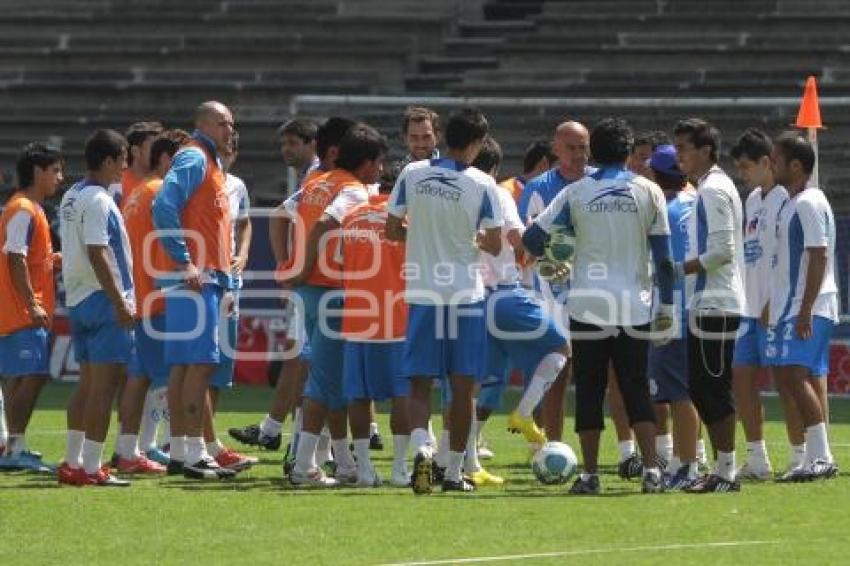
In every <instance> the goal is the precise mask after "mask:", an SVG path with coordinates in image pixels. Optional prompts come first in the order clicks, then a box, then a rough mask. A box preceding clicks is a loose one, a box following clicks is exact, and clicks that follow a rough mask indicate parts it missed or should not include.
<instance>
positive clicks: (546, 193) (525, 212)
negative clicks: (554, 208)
mask: <svg viewBox="0 0 850 566" xmlns="http://www.w3.org/2000/svg"><path fill="white" fill-rule="evenodd" d="M595 171H596V169H595V168H593V167H585V168H584V174H585V175H590V174H592V173H594V172H595ZM576 181H578V179H568V178H566V177H564V175H563V174H561V171H560V169H558V168H557V167H555V168H553V169H549V170H548V171H546V172H545V173H541V174H540V175H538V176H537V177H535V178H533V179H531V180H530V181H529V182H528V183H526V185H525V187H523V189H522V195H520V197H519V202H518V203H517V209H518V210H519V217H520V218H521V219H522V221H523V222H525V223H526V224H528V223H529V222H531V221H532V220H534V218H535V217H536V216H537V215H538V214H540V213H541V212H543V211H544V210H545V209H546V207H547V206H549V203H550V202H552V201H553V200H555V197H556V196H557V195H558V193H560V192H561V189H563V188H564V187H566V186H567V185H569V184H570V183H574V182H576Z"/></svg>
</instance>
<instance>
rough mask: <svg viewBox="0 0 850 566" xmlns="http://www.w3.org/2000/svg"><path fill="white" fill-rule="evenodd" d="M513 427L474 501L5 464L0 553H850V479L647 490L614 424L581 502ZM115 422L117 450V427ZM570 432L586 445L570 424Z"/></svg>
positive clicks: (540, 559) (672, 560)
mask: <svg viewBox="0 0 850 566" xmlns="http://www.w3.org/2000/svg"><path fill="white" fill-rule="evenodd" d="M69 393H70V387H68V386H58V385H54V386H50V387H49V388H48V389H47V390H45V394H44V396H43V397H42V400H41V402H40V404H39V408H38V410H37V412H36V415H35V417H34V418H33V422H32V425H31V427H30V431H31V432H30V434H29V435H28V440H29V444H30V446H32V447H33V448H36V449H38V450H41V451H43V452H44V454H45V460H46V461H48V462H57V461H58V460H59V459H60V458H61V457H62V454H63V451H64V423H65V420H64V404H65V401H66V399H67V397H68V395H69ZM268 397H269V391H268V390H265V389H262V390H261V389H237V390H234V391H233V392H232V393H230V394H226V395H224V396H223V398H222V407H221V414H220V417H219V423H218V424H219V427H220V431H221V432H222V437H223V438H226V433H225V431H226V429H227V427H230V426H241V425H246V424H250V423H253V422H258V420H259V418H260V417H261V416H262V415H263V414H264V413H265V410H266V406H267V402H268ZM766 404H767V413H768V419H769V421H770V422H769V423H768V424H767V439H768V448H769V450H770V451H771V453H772V457H773V462H774V466H776V467H778V468H781V467H782V466H783V465H784V464H785V461H786V457H787V456H786V443H785V436H784V428H783V425H782V422H781V420H780V418H779V413H778V407H777V403H776V401H775V399H767V400H766ZM831 412H832V419H833V424H832V426H831V431H830V432H831V441H832V445H833V451H834V453H835V455H836V459H837V461H838V463H839V465H843V466H845V468H846V467H848V466H850V400H845V399H836V400H834V401H833V404H832V411H831ZM571 425H572V423H571V422H568V423H567V430H568V431H569V430H570V427H571ZM503 426H504V415H497V416H495V417H494V418H493V419H492V420H491V422H490V423H489V424H488V426H487V429H486V437H487V439H488V441H489V443H490V445H491V447H492V448H493V449H494V451H495V452H496V458H495V460H493V461H491V462H490V463H489V464H487V463H485V465H487V467H488V469H490V470H491V471H493V472H496V473H498V474H502V475H504V476H505V478H506V479H507V485H506V486H505V487H504V488H503V489H496V488H485V489H482V490H480V491H478V492H477V493H475V494H473V495H471V496H463V495H445V496H444V495H442V494H439V493H435V494H434V495H431V496H423V497H415V496H414V495H413V494H412V493H411V492H410V491H409V490H406V489H403V490H400V489H395V488H390V487H387V488H381V489H371V490H362V489H361V490H358V489H339V490H334V491H309V490H296V489H293V488H292V487H291V486H290V485H288V484H287V483H286V482H285V481H283V480H282V479H281V467H280V460H281V456H282V452H278V453H270V452H259V451H247V452H249V453H252V454H256V455H257V456H259V457H260V459H261V463H260V465H259V466H257V467H256V468H255V469H253V470H250V471H248V472H245V473H243V474H242V475H240V477H239V478H238V479H237V480H235V481H233V482H229V483H204V484H201V483H197V482H187V481H184V480H183V479H182V478H167V479H144V480H137V481H136V482H135V483H134V484H133V485H132V486H131V487H130V488H128V489H96V488H83V489H78V488H72V487H60V486H58V485H57V484H56V482H55V479H54V478H49V477H43V476H35V475H27V474H23V473H17V472H15V473H6V474H2V475H0V540H2V541H3V542H2V544H0V564H2V565H7V564H8V565H23V564H62V565H69V564H70V565H76V564H121V565H129V564H188V563H195V564H304V565H307V564H346V565H347V564H387V563H416V562H421V563H440V564H454V563H507V564H513V563H522V564H564V563H580V564H582V565H587V564H659V563H669V564H716V563H726V564H744V563H746V564H780V563H782V564H789V563H806V564H840V563H846V562H844V561H845V560H847V556H848V555H850V534H849V533H850V521H848V519H850V489H848V487H850V481H848V476H847V474H842V475H841V476H840V477H839V478H838V479H836V480H831V481H821V482H818V483H813V484H801V485H779V484H774V483H764V484H746V485H745V486H744V489H743V491H742V493H740V494H717V495H700V496H694V495H684V494H679V493H676V494H662V495H658V496H642V495H641V494H640V493H639V492H640V486H639V484H638V483H637V482H624V481H621V480H619V479H618V478H617V477H616V473H615V469H614V466H613V464H614V463H615V462H616V444H615V441H614V439H613V431H612V428H611V427H609V429H608V430H609V431H608V432H606V434H605V435H604V441H605V446H604V449H603V461H605V462H608V463H609V464H611V465H609V466H608V467H606V468H605V472H606V473H605V474H604V475H603V477H602V485H603V495H602V496H601V497H596V498H577V497H570V496H567V494H566V489H567V486H542V485H540V484H538V483H537V482H536V481H535V479H534V478H533V476H532V474H531V471H530V468H529V466H528V465H527V464H526V449H525V446H524V443H523V442H521V441H520V439H519V438H518V437H516V436H512V435H510V434H509V433H507V432H505V431H504V429H503ZM285 430H288V428H285ZM381 431H382V433H383V434H384V438H385V444H386V447H385V450H384V451H383V452H382V453H378V454H375V453H374V452H373V457H374V458H375V460H376V462H377V465H378V467H379V471H380V472H382V474H383V475H384V477H385V478H387V477H388V476H389V467H390V462H391V436H390V434H389V429H388V425H387V421H386V415H385V414H384V415H382V419H381ZM110 433H111V434H110V440H109V441H108V443H107V451H111V449H112V446H113V444H114V441H113V438H114V433H115V424H114V423H113V425H112V426H111V427H110ZM739 438H740V437H739ZM566 440H567V442H568V443H569V444H570V445H572V446H573V447H574V448H576V451H577V452H578V450H577V448H578V441H577V438H576V437H575V435H574V434H573V433H572V432H568V433H567V436H566ZM739 445H741V446H742V445H743V439H741V442H740V444H739ZM740 452H741V451H739V454H740ZM464 559H467V560H464ZM472 559H476V560H472Z"/></svg>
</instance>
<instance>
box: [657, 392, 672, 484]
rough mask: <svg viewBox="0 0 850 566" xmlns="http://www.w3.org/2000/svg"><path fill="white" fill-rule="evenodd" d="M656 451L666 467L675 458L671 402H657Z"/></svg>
mask: <svg viewBox="0 0 850 566" xmlns="http://www.w3.org/2000/svg"><path fill="white" fill-rule="evenodd" d="M654 410H655V453H656V454H657V455H658V460H659V462H660V463H661V464H663V468H664V469H666V468H667V466H668V464H669V463H670V462H671V461H672V460H673V430H672V429H671V428H670V403H655V406H654Z"/></svg>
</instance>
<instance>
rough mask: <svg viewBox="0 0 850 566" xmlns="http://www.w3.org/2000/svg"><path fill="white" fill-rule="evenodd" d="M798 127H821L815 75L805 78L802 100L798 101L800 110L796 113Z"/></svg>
mask: <svg viewBox="0 0 850 566" xmlns="http://www.w3.org/2000/svg"><path fill="white" fill-rule="evenodd" d="M794 125H795V126H797V127H798V128H823V123H821V120H820V103H819V102H818V85H817V83H816V82H815V77H809V78H808V79H806V88H805V90H804V91H803V100H802V101H801V102H800V111H799V112H798V113H797V123H796V124H794Z"/></svg>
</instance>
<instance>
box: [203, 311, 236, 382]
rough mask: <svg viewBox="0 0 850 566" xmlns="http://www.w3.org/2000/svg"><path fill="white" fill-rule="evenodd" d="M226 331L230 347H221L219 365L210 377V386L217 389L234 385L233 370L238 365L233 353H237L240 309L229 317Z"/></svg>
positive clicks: (226, 338)
mask: <svg viewBox="0 0 850 566" xmlns="http://www.w3.org/2000/svg"><path fill="white" fill-rule="evenodd" d="M226 331H227V336H225V337H224V339H225V340H227V346H228V347H227V348H222V349H221V354H220V355H219V362H218V366H217V367H216V368H215V373H214V374H213V375H212V377H211V378H210V387H215V388H216V389H230V388H231V387H233V370H234V368H235V367H236V363H235V361H234V360H233V355H235V354H236V346H237V344H238V333H239V311H238V310H236V311H234V312H233V313H232V314H231V316H228V317H227V324H226Z"/></svg>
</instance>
